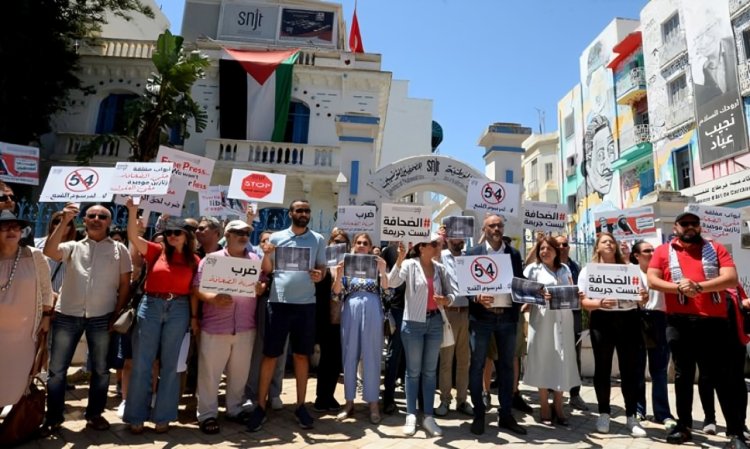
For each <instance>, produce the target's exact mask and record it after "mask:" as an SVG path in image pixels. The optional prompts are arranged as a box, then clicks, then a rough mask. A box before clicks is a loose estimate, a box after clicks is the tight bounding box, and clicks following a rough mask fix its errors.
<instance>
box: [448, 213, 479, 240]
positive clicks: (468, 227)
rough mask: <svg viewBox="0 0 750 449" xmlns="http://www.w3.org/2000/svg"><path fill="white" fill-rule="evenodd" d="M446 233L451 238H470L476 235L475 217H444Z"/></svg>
mask: <svg viewBox="0 0 750 449" xmlns="http://www.w3.org/2000/svg"><path fill="white" fill-rule="evenodd" d="M443 226H445V235H446V236H447V237H448V238H449V239H470V238H473V237H474V217H468V216H451V217H445V218H443Z"/></svg>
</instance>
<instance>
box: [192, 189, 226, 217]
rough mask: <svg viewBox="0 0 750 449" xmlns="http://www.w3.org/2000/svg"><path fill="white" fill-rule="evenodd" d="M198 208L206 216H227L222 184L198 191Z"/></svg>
mask: <svg viewBox="0 0 750 449" xmlns="http://www.w3.org/2000/svg"><path fill="white" fill-rule="evenodd" d="M198 208H199V210H200V214H201V215H202V216H204V217H225V216H226V214H225V213H224V204H223V203H222V201H221V186H208V188H207V189H206V190H201V191H200V192H198Z"/></svg>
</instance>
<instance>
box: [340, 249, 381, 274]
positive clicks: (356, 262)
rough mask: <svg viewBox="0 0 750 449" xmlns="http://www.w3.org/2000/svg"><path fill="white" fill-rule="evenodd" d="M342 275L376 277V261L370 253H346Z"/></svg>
mask: <svg viewBox="0 0 750 449" xmlns="http://www.w3.org/2000/svg"><path fill="white" fill-rule="evenodd" d="M344 276H346V277H348V278H362V279H377V278H378V262H377V259H376V258H375V256H373V255H371V254H346V255H345V256H344Z"/></svg>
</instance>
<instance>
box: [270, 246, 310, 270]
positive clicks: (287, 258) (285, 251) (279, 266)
mask: <svg viewBox="0 0 750 449" xmlns="http://www.w3.org/2000/svg"><path fill="white" fill-rule="evenodd" d="M274 259H275V265H274V269H275V271H310V270H311V269H312V259H311V257H310V248H304V247H295V246H277V247H276V249H275V250H274Z"/></svg>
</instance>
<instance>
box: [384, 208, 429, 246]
mask: <svg viewBox="0 0 750 449" xmlns="http://www.w3.org/2000/svg"><path fill="white" fill-rule="evenodd" d="M382 211H383V213H382V215H381V216H380V240H389V241H391V240H396V241H400V242H405V243H406V242H411V243H422V242H429V241H430V228H431V226H432V219H431V218H430V217H431V211H430V208H429V207H428V206H418V205H415V204H390V203H383V204H382Z"/></svg>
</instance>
